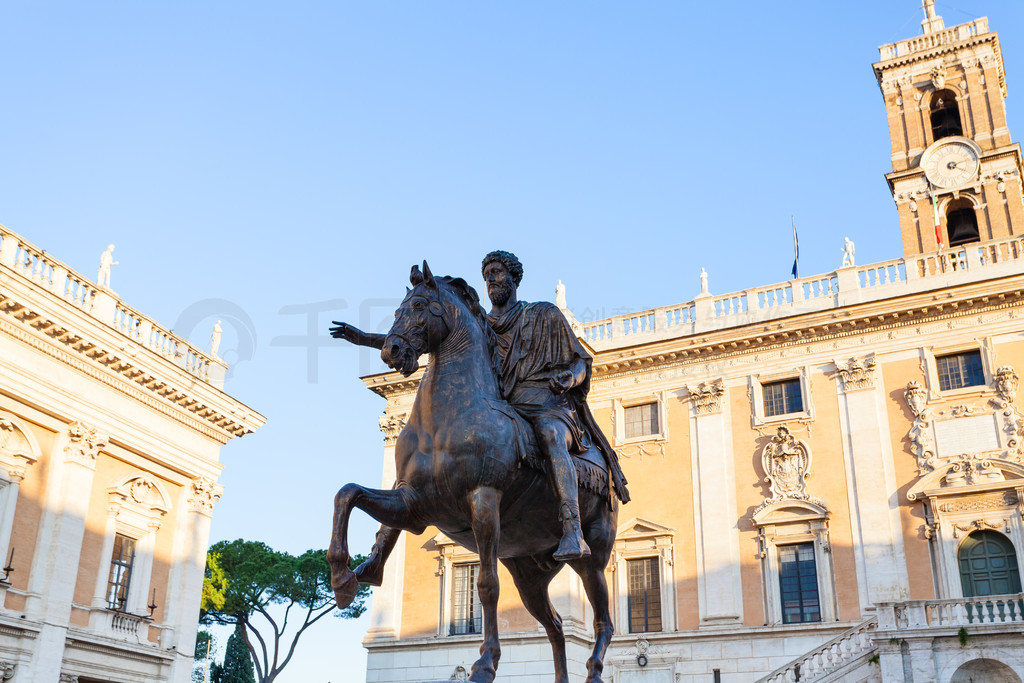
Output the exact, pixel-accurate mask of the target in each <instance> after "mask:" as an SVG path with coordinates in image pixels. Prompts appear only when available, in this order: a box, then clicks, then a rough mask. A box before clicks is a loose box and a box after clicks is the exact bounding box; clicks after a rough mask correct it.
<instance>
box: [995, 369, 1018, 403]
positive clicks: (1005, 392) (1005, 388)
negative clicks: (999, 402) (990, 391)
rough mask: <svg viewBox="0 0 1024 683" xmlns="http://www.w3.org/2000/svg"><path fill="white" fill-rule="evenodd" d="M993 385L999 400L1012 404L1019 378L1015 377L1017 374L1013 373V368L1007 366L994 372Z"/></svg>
mask: <svg viewBox="0 0 1024 683" xmlns="http://www.w3.org/2000/svg"><path fill="white" fill-rule="evenodd" d="M995 383H996V392H997V393H998V394H999V398H1001V399H1003V400H1004V401H1006V402H1007V403H1013V402H1014V399H1016V398H1017V386H1018V385H1019V384H1020V378H1018V377H1017V373H1016V372H1014V370H1013V368H1011V367H1010V366H1009V365H1004V366H1003V367H1001V368H999V369H998V370H996V376H995Z"/></svg>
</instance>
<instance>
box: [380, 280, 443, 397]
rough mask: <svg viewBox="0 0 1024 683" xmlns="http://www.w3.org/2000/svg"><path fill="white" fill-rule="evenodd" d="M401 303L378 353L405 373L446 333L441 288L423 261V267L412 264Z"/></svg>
mask: <svg viewBox="0 0 1024 683" xmlns="http://www.w3.org/2000/svg"><path fill="white" fill-rule="evenodd" d="M409 282H410V283H411V284H412V289H408V290H407V293H406V295H405V299H403V300H402V305H401V306H399V307H398V310H397V311H395V324H394V325H392V326H391V330H390V331H389V332H388V334H387V336H386V337H385V338H384V348H382V349H381V352H380V357H381V359H382V360H383V361H384V362H385V363H387V365H388V367H390V368H392V369H394V370H397V371H398V372H400V373H402V374H403V375H405V376H406V377H408V376H409V375H411V374H412V373H414V372H416V370H417V368H419V357H420V356H421V355H422V354H424V353H426V352H428V351H434V350H436V349H437V347H438V346H440V344H441V342H442V341H443V340H444V338H445V337H446V336H447V335H448V331H449V327H448V323H447V322H446V321H445V308H446V307H445V304H444V300H443V297H444V290H443V289H442V287H441V285H440V283H438V281H437V280H435V279H434V276H433V275H432V274H431V272H430V266H428V265H427V262H426V261H424V262H423V271H422V272H420V269H419V266H413V267H412V272H411V273H410V274H409Z"/></svg>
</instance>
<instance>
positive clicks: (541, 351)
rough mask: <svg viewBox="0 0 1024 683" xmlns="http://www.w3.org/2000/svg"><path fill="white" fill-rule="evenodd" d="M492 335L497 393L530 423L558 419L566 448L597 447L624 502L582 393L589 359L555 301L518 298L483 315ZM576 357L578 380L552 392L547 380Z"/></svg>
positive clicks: (613, 463)
mask: <svg viewBox="0 0 1024 683" xmlns="http://www.w3.org/2000/svg"><path fill="white" fill-rule="evenodd" d="M487 321H488V322H489V323H490V325H491V328H492V329H493V330H494V332H495V333H496V337H497V339H496V342H497V349H496V350H497V353H498V356H499V358H500V374H501V376H500V378H499V381H500V384H501V393H502V396H504V398H505V400H506V401H508V402H509V403H510V404H511V405H512V406H513V407H514V408H515V409H516V411H517V412H519V413H520V414H521V415H522V416H523V417H525V418H526V419H527V420H529V421H530V422H531V423H533V422H534V421H536V420H537V419H538V418H540V417H550V418H554V419H557V420H559V421H560V422H562V423H563V424H565V426H566V427H568V429H569V432H570V434H571V435H572V442H573V443H572V445H571V447H570V451H571V452H573V453H584V452H586V451H587V450H589V449H590V447H591V446H592V445H596V446H597V448H598V450H599V451H601V454H602V455H603V456H604V460H605V463H606V464H607V466H608V473H609V476H610V477H611V482H612V484H613V487H614V490H615V493H616V495H617V496H618V498H619V500H621V501H622V502H623V503H627V502H629V492H628V491H627V490H626V478H625V477H624V476H623V474H622V469H621V468H620V467H619V460H618V456H617V455H616V453H615V451H614V450H613V449H612V447H611V444H609V443H608V440H607V439H606V438H605V436H604V434H603V433H602V432H601V429H600V428H599V427H598V426H597V422H596V421H595V420H594V415H593V413H591V412H590V406H588V405H587V394H588V393H589V392H590V374H591V366H592V364H593V360H594V359H593V358H592V357H591V355H590V354H589V353H587V351H586V349H584V348H583V345H582V344H581V343H580V341H579V339H577V338H576V335H575V334H573V331H572V328H571V327H569V323H568V321H567V320H566V319H565V316H564V315H562V312H561V311H560V310H559V309H558V307H556V306H555V305H554V304H550V303H547V302H544V301H538V302H534V303H526V302H523V301H520V302H517V303H516V304H515V305H514V306H512V307H511V308H510V309H509V310H508V311H506V312H505V313H504V314H503V315H500V316H487ZM577 360H583V362H584V363H585V364H586V368H587V369H586V375H585V377H584V380H583V382H581V383H580V384H579V385H577V386H575V387H573V388H572V389H570V390H569V391H567V392H566V393H564V394H556V393H554V392H553V391H551V385H550V379H551V377H553V376H555V375H557V374H558V373H560V372H562V371H564V370H568V369H569V368H570V366H571V365H572V364H573V363H574V362H576V361H577Z"/></svg>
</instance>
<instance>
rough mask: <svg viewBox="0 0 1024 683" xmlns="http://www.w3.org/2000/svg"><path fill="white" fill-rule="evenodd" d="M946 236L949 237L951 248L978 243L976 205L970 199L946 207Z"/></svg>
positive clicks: (960, 200)
mask: <svg viewBox="0 0 1024 683" xmlns="http://www.w3.org/2000/svg"><path fill="white" fill-rule="evenodd" d="M946 234H947V235H949V246H951V247H955V246H957V245H959V244H967V243H968V242H977V241H978V240H979V239H980V237H979V234H978V217H977V215H975V213H974V205H973V204H971V200H969V199H957V200H955V201H952V202H950V203H949V206H947V207H946Z"/></svg>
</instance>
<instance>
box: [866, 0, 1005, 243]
mask: <svg viewBox="0 0 1024 683" xmlns="http://www.w3.org/2000/svg"><path fill="white" fill-rule="evenodd" d="M923 8H924V11H925V18H924V21H922V22H921V26H922V28H923V29H924V34H923V35H920V36H917V37H916V38H909V39H906V40H901V41H899V42H896V43H892V44H889V45H883V46H881V47H880V48H878V52H879V61H878V63H876V64H874V70H875V77H876V78H877V79H878V85H879V87H880V88H881V90H882V97H883V98H884V100H885V110H886V114H887V116H888V119H889V139H890V144H891V146H892V172H891V173H888V174H886V176H885V178H886V180H887V181H888V182H889V189H890V190H891V191H892V195H893V199H894V200H895V201H896V207H897V210H898V211H899V218H900V232H901V234H902V237H903V253H904V255H905V256H910V255H912V254H920V253H924V252H931V251H935V250H936V249H940V248H948V247H957V246H960V245H963V244H968V243H970V242H984V241H987V240H994V239H1001V238H1005V237H1009V236H1011V235H1020V234H1024V194H1022V186H1021V172H1022V170H1024V164H1022V160H1021V149H1020V145H1019V144H1015V143H1013V142H1012V141H1011V139H1010V131H1009V129H1008V128H1007V127H1006V106H1005V103H1004V99H1005V98H1006V76H1005V74H1004V72H1003V56H1002V52H1001V51H1000V49H999V37H998V36H997V35H996V33H995V32H992V31H989V29H988V19H987V18H985V17H982V18H980V19H975V20H974V21H971V22H968V23H966V24H960V25H958V26H952V27H950V28H946V26H945V24H944V23H943V21H942V17H940V16H938V15H936V14H935V6H934V0H924V5H923Z"/></svg>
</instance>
